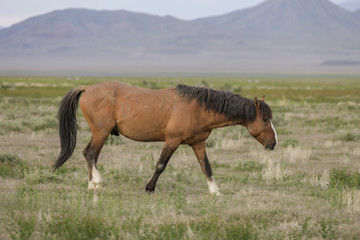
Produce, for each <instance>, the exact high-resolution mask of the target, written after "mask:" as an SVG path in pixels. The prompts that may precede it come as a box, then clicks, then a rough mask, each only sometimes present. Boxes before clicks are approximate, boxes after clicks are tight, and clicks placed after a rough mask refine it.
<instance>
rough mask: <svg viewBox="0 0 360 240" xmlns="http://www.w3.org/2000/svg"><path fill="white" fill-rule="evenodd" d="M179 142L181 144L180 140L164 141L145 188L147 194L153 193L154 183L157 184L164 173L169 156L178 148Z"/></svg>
mask: <svg viewBox="0 0 360 240" xmlns="http://www.w3.org/2000/svg"><path fill="white" fill-rule="evenodd" d="M180 142H181V140H179V139H171V140H166V141H165V145H164V147H163V149H162V151H161V155H160V158H159V161H158V162H157V164H156V170H155V172H154V175H153V176H152V178H151V179H150V181H149V183H148V184H147V185H146V187H145V190H146V191H147V192H149V193H152V192H154V191H155V186H156V182H157V180H158V178H159V176H160V174H161V173H162V172H163V171H164V169H165V167H166V165H167V164H168V162H169V160H170V158H171V156H172V155H173V153H174V152H175V151H176V149H177V148H178V147H179V145H180Z"/></svg>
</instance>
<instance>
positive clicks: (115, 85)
mask: <svg viewBox="0 0 360 240" xmlns="http://www.w3.org/2000/svg"><path fill="white" fill-rule="evenodd" d="M80 96H81V98H80ZM78 105H80V109H81V112H82V114H83V116H84V118H85V120H86V121H87V123H88V125H89V127H90V130H91V133H92V137H91V140H90V142H89V143H88V144H87V146H86V147H85V149H84V150H83V155H84V157H85V159H86V161H87V167H88V171H89V174H88V189H89V190H96V189H98V188H99V187H100V186H101V183H102V177H101V175H100V173H99V171H98V169H97V162H98V157H99V154H100V151H101V149H102V147H103V145H104V142H105V140H106V139H107V137H108V136H109V135H110V134H112V135H117V136H118V135H119V134H121V135H123V136H125V137H127V138H129V139H132V140H135V141H140V142H155V141H163V142H164V146H163V149H162V151H161V154H160V157H159V160H158V162H157V164H156V170H155V172H154V174H153V176H152V178H151V179H150V181H149V182H148V184H147V185H146V187H145V190H146V192H149V193H153V192H154V191H155V186H156V183H157V181H158V178H159V176H160V174H161V173H162V172H163V171H164V169H165V167H166V165H167V164H168V162H169V160H170V158H171V156H172V155H173V153H174V152H175V151H176V149H177V148H178V147H179V145H181V144H187V145H189V146H190V147H191V148H192V149H193V151H194V153H195V156H196V158H197V160H198V162H199V164H200V166H201V169H202V172H203V173H204V174H205V176H206V179H207V183H208V188H209V192H210V193H211V194H215V195H220V192H219V188H218V186H217V185H216V182H215V180H214V177H213V174H212V170H211V166H210V163H209V160H208V157H207V154H206V144H205V140H206V139H207V138H208V137H209V135H210V133H211V131H212V130H213V129H215V128H220V127H226V126H231V125H242V126H244V127H246V128H247V130H248V132H249V133H250V135H251V136H253V137H254V138H255V139H256V140H257V141H258V142H259V143H260V144H262V145H263V146H264V148H265V149H266V150H273V149H274V148H275V146H276V145H277V143H278V141H277V134H276V131H275V128H274V125H273V123H272V111H271V109H270V107H269V105H268V104H267V103H265V99H263V100H259V99H258V98H257V97H255V98H254V99H248V98H245V97H242V96H240V95H238V94H234V93H231V92H227V91H220V90H214V89H211V88H205V87H197V86H188V85H183V84H180V85H177V86H176V87H171V88H167V89H161V90H153V89H145V88H140V87H136V86H132V85H129V84H125V83H121V82H103V83H98V84H93V85H86V86H84V85H83V86H78V87H75V88H73V89H72V90H70V91H69V92H68V93H67V94H66V95H65V96H64V97H63V99H62V100H61V102H60V106H59V110H58V121H59V135H60V145H61V151H60V154H59V157H58V158H57V160H56V162H55V164H54V166H53V168H54V171H55V170H56V169H58V168H59V167H61V166H62V165H63V164H64V163H65V162H66V161H67V160H68V159H69V158H70V157H71V156H72V153H73V151H74V149H75V146H76V135H77V129H78V126H77V119H76V113H77V108H78Z"/></svg>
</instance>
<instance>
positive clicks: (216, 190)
mask: <svg viewBox="0 0 360 240" xmlns="http://www.w3.org/2000/svg"><path fill="white" fill-rule="evenodd" d="M207 183H208V186H209V192H210V194H212V195H216V196H220V195H221V193H220V191H219V188H218V186H217V185H216V182H215V179H214V178H213V177H211V180H208V182H207Z"/></svg>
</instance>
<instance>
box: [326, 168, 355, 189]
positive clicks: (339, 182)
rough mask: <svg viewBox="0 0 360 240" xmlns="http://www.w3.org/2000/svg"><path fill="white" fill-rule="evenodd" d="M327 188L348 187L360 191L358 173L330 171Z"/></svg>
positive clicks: (338, 170) (340, 170)
mask: <svg viewBox="0 0 360 240" xmlns="http://www.w3.org/2000/svg"><path fill="white" fill-rule="evenodd" d="M329 187H331V188H334V187H350V188H357V189H360V173H359V172H352V171H349V170H346V169H331V171H330V181H329Z"/></svg>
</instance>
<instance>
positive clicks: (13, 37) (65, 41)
mask: <svg viewBox="0 0 360 240" xmlns="http://www.w3.org/2000/svg"><path fill="white" fill-rule="evenodd" d="M222 35H225V34H224V33H221V32H220V31H219V33H215V34H213V33H212V32H211V31H209V30H208V29H204V28H202V27H201V26H199V24H196V23H192V22H188V21H183V20H180V19H176V18H174V17H170V16H167V17H158V16H152V15H149V14H143V13H132V12H128V11H94V10H87V9H66V10H61V11H54V12H51V13H48V14H44V15H41V16H36V17H32V18H30V19H27V20H25V21H23V22H21V23H18V24H16V25H14V26H12V27H10V28H8V29H5V30H4V31H2V32H1V33H0V43H2V44H3V45H7V46H11V49H19V50H24V49H26V50H27V51H30V50H31V49H34V50H35V51H39V50H40V51H41V52H49V51H50V52H52V51H64V50H67V49H68V50H71V49H78V50H79V49H81V48H82V49H84V50H85V51H87V50H89V49H91V50H92V51H95V50H96V49H98V50H99V51H104V50H109V51H112V50H113V49H114V48H117V49H119V48H134V47H135V48H157V47H159V48H160V47H161V48H163V49H162V50H164V47H165V48H168V47H170V48H171V47H173V46H175V47H180V48H181V47H185V48H186V47H187V45H192V46H198V47H200V46H201V47H205V46H206V44H208V43H209V44H210V42H211V41H212V39H217V38H221V37H222Z"/></svg>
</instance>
